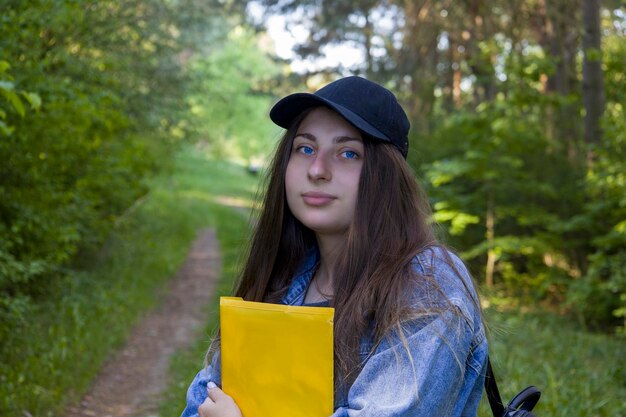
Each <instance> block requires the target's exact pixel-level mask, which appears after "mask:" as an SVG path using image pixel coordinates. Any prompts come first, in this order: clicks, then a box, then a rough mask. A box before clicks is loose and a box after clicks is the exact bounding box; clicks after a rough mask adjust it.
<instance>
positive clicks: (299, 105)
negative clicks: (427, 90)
mask: <svg viewBox="0 0 626 417" xmlns="http://www.w3.org/2000/svg"><path fill="white" fill-rule="evenodd" d="M317 106H327V107H330V108H331V109H333V110H334V111H336V112H337V113H339V114H340V115H341V116H343V118H344V119H346V120H347V121H348V122H349V123H350V124H352V125H353V126H354V127H356V128H357V129H359V130H360V131H362V132H363V133H365V134H366V135H367V136H369V137H372V138H374V139H378V140H381V141H384V142H390V143H392V144H393V145H394V146H395V147H396V148H398V150H399V151H400V153H402V155H403V156H404V157H405V158H406V156H407V154H408V152H409V137H408V135H409V128H410V127H411V125H410V123H409V119H408V118H407V116H406V113H405V112H404V110H403V109H402V107H401V106H400V104H399V103H398V100H397V99H396V96H395V95H394V94H393V93H392V92H391V91H389V90H387V89H386V88H385V87H383V86H381V85H379V84H376V83H375V82H372V81H369V80H366V79H365V78H362V77H357V76H351V77H345V78H341V79H339V80H337V81H333V82H332V83H330V84H328V85H326V86H324V87H322V88H320V89H319V90H317V91H316V92H315V93H312V94H311V93H295V94H291V95H288V96H287V97H284V98H283V99H281V100H279V101H278V103H276V104H275V105H274V107H272V109H271V110H270V118H271V119H272V121H273V122H274V123H276V124H277V125H278V126H280V127H282V128H285V129H289V128H290V127H291V124H292V122H293V120H294V119H295V118H296V117H297V116H298V115H300V114H301V113H302V112H303V111H305V110H306V109H309V108H311V107H317Z"/></svg>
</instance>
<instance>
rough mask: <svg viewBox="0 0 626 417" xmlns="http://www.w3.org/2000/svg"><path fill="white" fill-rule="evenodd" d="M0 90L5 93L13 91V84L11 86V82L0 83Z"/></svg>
mask: <svg viewBox="0 0 626 417" xmlns="http://www.w3.org/2000/svg"><path fill="white" fill-rule="evenodd" d="M0 88H1V89H3V90H5V91H13V89H14V88H15V84H13V83H12V82H11V81H0Z"/></svg>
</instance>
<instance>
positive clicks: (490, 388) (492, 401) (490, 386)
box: [485, 358, 504, 417]
mask: <svg viewBox="0 0 626 417" xmlns="http://www.w3.org/2000/svg"><path fill="white" fill-rule="evenodd" d="M485 391H487V398H488V399H489V405H490V406H491V412H492V413H493V417H502V416H503V415H504V404H502V398H501V397H500V391H499V390H498V384H497V383H496V376H495V375H494V374H493V369H491V361H490V360H489V358H487V375H486V376H485Z"/></svg>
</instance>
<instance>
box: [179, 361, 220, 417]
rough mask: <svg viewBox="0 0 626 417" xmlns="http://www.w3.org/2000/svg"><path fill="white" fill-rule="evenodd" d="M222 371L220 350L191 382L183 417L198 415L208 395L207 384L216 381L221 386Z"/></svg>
mask: <svg viewBox="0 0 626 417" xmlns="http://www.w3.org/2000/svg"><path fill="white" fill-rule="evenodd" d="M220 371H221V369H220V353H219V351H218V352H216V353H215V355H213V358H212V360H211V364H210V365H209V366H208V367H206V368H203V369H201V370H200V371H199V372H198V373H197V374H196V377H195V378H194V379H193V381H192V382H191V385H190V386H189V389H188V390H187V405H186V407H185V409H184V410H183V413H182V414H181V417H198V407H200V405H201V404H202V403H203V402H204V400H206V397H207V396H208V393H207V384H208V383H209V381H211V382H214V383H215V384H217V385H218V386H220V387H221V386H222V381H221V379H222V378H221V372H220Z"/></svg>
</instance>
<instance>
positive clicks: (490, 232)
mask: <svg viewBox="0 0 626 417" xmlns="http://www.w3.org/2000/svg"><path fill="white" fill-rule="evenodd" d="M487 193H488V194H487V213H486V216H485V228H486V229H487V231H486V238H487V243H489V249H488V250H487V265H486V267H485V284H487V287H488V288H493V284H494V281H493V273H494V270H495V266H496V251H495V250H494V247H493V246H494V245H493V242H494V239H495V235H496V233H495V224H496V221H495V212H494V211H495V208H494V203H493V190H491V189H490V190H489V191H488V192H487Z"/></svg>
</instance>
